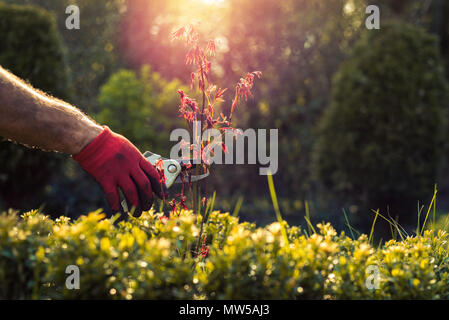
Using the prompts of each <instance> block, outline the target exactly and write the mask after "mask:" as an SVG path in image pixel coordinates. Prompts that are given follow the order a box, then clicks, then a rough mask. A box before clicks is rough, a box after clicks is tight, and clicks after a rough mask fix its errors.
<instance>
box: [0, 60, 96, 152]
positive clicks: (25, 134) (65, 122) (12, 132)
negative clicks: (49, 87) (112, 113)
mask: <svg viewBox="0 0 449 320" xmlns="http://www.w3.org/2000/svg"><path fill="white" fill-rule="evenodd" d="M102 130H103V128H102V127H101V126H99V125H98V124H96V123H95V122H94V121H92V120H91V119H89V118H88V117H87V116H86V115H85V114H83V113H82V112H81V111H80V110H78V109H77V108H75V107H73V106H71V105H70V104H68V103H66V102H63V101H61V100H58V99H55V98H53V97H50V96H48V95H46V94H45V93H42V92H40V91H38V90H36V89H33V88H32V87H31V86H29V85H28V84H26V83H24V82H23V81H22V80H20V79H19V78H17V77H15V76H14V75H13V74H11V73H9V72H8V71H6V70H4V69H3V68H2V67H0V136H2V137H4V138H7V139H9V140H12V141H16V142H18V143H21V144H24V145H27V146H31V147H37V148H39V149H42V150H47V151H58V152H64V153H67V154H71V155H74V154H77V153H78V152H80V151H81V150H82V149H83V148H84V147H85V146H86V145H87V144H88V143H89V142H91V141H92V140H93V139H94V138H95V137H96V136H97V135H98V134H100V132H101V131H102Z"/></svg>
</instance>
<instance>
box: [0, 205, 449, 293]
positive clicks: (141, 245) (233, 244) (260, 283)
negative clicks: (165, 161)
mask: <svg viewBox="0 0 449 320" xmlns="http://www.w3.org/2000/svg"><path fill="white" fill-rule="evenodd" d="M103 217H104V216H103V215H102V214H101V213H100V212H93V213H90V214H89V215H88V216H82V217H80V218H79V219H77V220H75V221H70V219H68V218H65V217H61V218H59V219H56V220H51V219H49V218H48V217H47V216H45V215H43V214H41V213H39V212H37V211H31V212H28V213H26V214H24V215H22V216H21V217H19V216H18V214H17V213H14V212H12V211H10V212H9V213H3V214H1V215H0V299H23V298H35V299H48V298H51V299H67V298H69V299H75V298H83V299H139V298H140V299H181V298H185V299H440V298H443V299H446V298H449V273H448V271H449V270H448V267H449V251H448V234H447V233H446V232H444V231H437V232H434V231H425V232H424V233H423V235H422V236H414V237H407V238H406V239H404V240H403V241H395V240H391V241H389V242H387V243H384V244H383V245H382V246H377V247H374V246H372V245H371V244H370V242H369V241H368V237H367V236H366V235H362V236H360V237H359V238H357V239H352V238H349V237H348V236H346V235H345V234H344V233H340V234H337V232H336V231H335V230H334V229H333V228H332V226H331V225H330V224H319V225H318V226H317V229H316V232H314V233H312V234H307V233H306V232H305V231H302V230H301V229H300V228H297V227H289V226H287V225H286V224H285V222H284V224H285V225H284V227H286V230H287V240H288V244H287V243H286V242H285V240H284V238H283V237H282V235H281V227H282V226H281V224H279V223H272V224H270V225H268V226H267V227H265V228H256V227H255V225H254V224H250V223H239V222H238V219H237V218H235V217H232V216H230V215H229V214H222V213H220V212H217V211H214V212H212V213H211V214H210V218H209V219H208V221H207V223H206V225H205V234H206V237H205V240H204V243H202V251H201V253H200V254H199V255H198V257H196V255H195V253H194V251H195V250H194V248H195V243H196V242H197V237H198V227H197V226H198V223H199V220H200V219H196V218H195V216H193V215H192V214H191V212H188V211H184V212H181V213H180V215H179V216H171V217H170V218H165V217H163V216H162V214H158V213H155V212H153V211H150V212H146V213H144V214H143V216H141V217H140V218H130V220H129V221H122V222H120V223H119V224H116V225H114V222H113V218H112V219H103ZM206 248H208V250H207V249H206ZM68 265H76V266H78V267H79V269H80V288H79V289H78V290H69V289H67V288H66V286H65V282H66V279H67V277H68V274H66V268H67V266H68ZM368 266H377V267H378V278H376V281H378V282H377V283H378V288H377V289H375V288H372V287H369V286H367V285H366V283H367V282H369V281H371V280H369V277H370V275H371V273H370V272H371V271H369V270H368V269H367V267H368ZM368 280H369V281H368ZM373 283H374V282H373ZM370 288H372V289H370Z"/></svg>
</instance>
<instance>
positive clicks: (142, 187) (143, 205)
mask: <svg viewBox="0 0 449 320" xmlns="http://www.w3.org/2000/svg"><path fill="white" fill-rule="evenodd" d="M73 159H75V160H76V161H77V162H79V163H80V164H81V166H82V167H83V169H84V170H85V171H86V172H87V173H89V174H90V175H92V176H93V177H94V178H95V180H97V182H98V183H99V184H100V185H101V187H102V188H103V190H104V192H105V194H106V198H107V200H108V202H109V205H110V207H111V210H112V212H117V211H119V210H121V206H120V200H119V199H120V198H119V194H118V191H117V188H120V189H121V190H122V192H123V194H124V195H125V198H126V201H127V203H128V208H131V207H134V208H135V211H134V215H140V213H141V212H142V210H149V209H150V208H151V205H152V204H153V192H155V193H156V194H157V195H158V196H159V197H160V198H164V195H165V194H166V192H165V191H164V190H166V189H165V185H164V183H163V182H161V178H160V175H159V173H158V172H157V170H156V168H155V167H154V166H153V165H151V163H149V162H148V161H147V160H146V159H145V158H144V157H143V156H142V154H141V153H140V151H139V150H138V149H137V148H136V147H135V146H134V145H133V144H132V143H131V142H129V141H128V140H127V139H126V138H125V137H123V136H121V135H119V134H116V133H114V132H112V131H111V130H110V129H109V128H108V127H106V126H104V130H103V131H102V132H101V133H100V134H99V135H98V136H97V137H96V138H95V139H94V140H92V142H90V143H89V144H88V145H87V146H86V147H84V148H83V149H82V150H81V152H79V153H78V154H76V155H74V156H73Z"/></svg>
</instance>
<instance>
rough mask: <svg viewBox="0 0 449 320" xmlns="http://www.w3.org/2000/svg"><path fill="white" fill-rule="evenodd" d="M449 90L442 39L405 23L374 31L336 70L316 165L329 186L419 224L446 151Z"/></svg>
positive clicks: (355, 201) (363, 205)
mask: <svg viewBox="0 0 449 320" xmlns="http://www.w3.org/2000/svg"><path fill="white" fill-rule="evenodd" d="M446 91H447V83H446V80H445V78H444V66H443V62H442V59H441V57H440V53H439V48H438V40H437V38H436V37H434V36H432V35H430V34H428V33H426V32H425V31H424V30H423V29H421V28H418V27H415V26H411V25H407V24H398V23H396V24H385V25H383V26H382V29H381V30H370V31H368V32H366V33H365V34H364V36H363V37H362V39H360V40H359V42H358V43H357V44H356V45H355V46H354V49H353V50H352V53H351V54H350V56H349V58H348V60H347V62H346V63H344V64H342V65H341V67H340V69H339V71H338V72H337V73H336V75H335V77H334V81H333V92H332V99H331V105H330V107H329V108H328V109H327V110H326V111H325V113H324V115H323V118H322V120H321V123H320V125H319V129H318V135H317V141H316V147H315V152H314V158H315V169H316V173H317V176H318V178H319V180H320V181H321V182H322V184H323V185H324V187H325V189H327V190H328V191H330V193H332V194H333V195H335V197H336V198H338V199H344V200H345V202H346V203H345V205H356V206H358V207H359V209H360V210H359V212H369V210H370V209H374V210H376V209H377V208H379V209H380V210H381V212H383V213H387V210H388V213H389V214H391V216H394V217H396V216H400V222H401V223H403V224H407V223H410V219H413V223H415V217H416V207H417V202H418V201H420V203H426V202H428V201H429V200H430V197H431V192H432V190H433V189H434V184H435V183H436V182H437V175H438V173H439V169H440V165H441V162H442V156H443V154H444V150H445V142H444V141H445V126H446V121H445V117H446V111H445V103H446V102H445V96H446ZM361 220H365V221H366V220H367V219H366V216H365V217H361Z"/></svg>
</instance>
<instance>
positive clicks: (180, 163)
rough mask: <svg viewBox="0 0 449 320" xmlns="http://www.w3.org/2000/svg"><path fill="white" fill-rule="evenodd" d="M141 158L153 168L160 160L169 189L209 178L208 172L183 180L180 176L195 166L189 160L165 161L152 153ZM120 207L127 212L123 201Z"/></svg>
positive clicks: (147, 153)
mask: <svg viewBox="0 0 449 320" xmlns="http://www.w3.org/2000/svg"><path fill="white" fill-rule="evenodd" d="M143 156H144V157H145V159H147V160H148V162H150V163H151V164H152V165H153V166H156V164H157V162H158V161H159V160H162V167H163V169H164V175H165V186H166V187H167V189H168V188H170V187H171V186H172V185H173V184H174V183H183V182H195V181H200V180H202V179H204V178H206V177H208V176H209V171H208V172H206V173H204V174H201V175H189V176H187V175H186V176H185V178H183V179H182V178H181V175H182V174H184V172H186V171H187V170H188V168H189V169H190V168H193V167H194V166H195V164H193V163H192V161H191V160H184V159H176V160H175V159H167V158H163V157H162V156H160V155H158V154H156V153H152V152H150V151H145V152H144V154H143ZM121 205H122V207H123V209H124V210H125V211H128V206H127V203H126V201H125V200H123V201H122V202H121Z"/></svg>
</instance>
